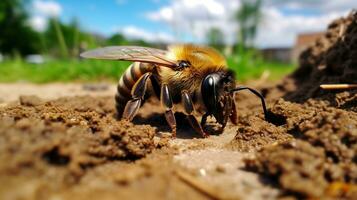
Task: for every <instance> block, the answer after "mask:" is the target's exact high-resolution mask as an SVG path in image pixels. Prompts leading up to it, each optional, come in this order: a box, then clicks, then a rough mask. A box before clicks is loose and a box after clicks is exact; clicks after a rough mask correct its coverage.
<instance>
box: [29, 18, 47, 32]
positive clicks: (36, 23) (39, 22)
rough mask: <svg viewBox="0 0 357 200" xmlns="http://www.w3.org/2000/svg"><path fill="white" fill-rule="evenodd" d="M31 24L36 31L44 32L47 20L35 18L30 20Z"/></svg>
mask: <svg viewBox="0 0 357 200" xmlns="http://www.w3.org/2000/svg"><path fill="white" fill-rule="evenodd" d="M29 24H30V26H31V27H32V28H34V29H35V30H36V31H40V32H42V31H44V30H45V29H46V26H47V19H46V18H44V17H41V16H33V17H31V18H30V21H29Z"/></svg>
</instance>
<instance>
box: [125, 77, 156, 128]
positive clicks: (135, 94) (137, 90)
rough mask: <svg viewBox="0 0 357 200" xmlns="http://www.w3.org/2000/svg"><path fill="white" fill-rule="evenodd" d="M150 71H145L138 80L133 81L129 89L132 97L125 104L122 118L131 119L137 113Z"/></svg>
mask: <svg viewBox="0 0 357 200" xmlns="http://www.w3.org/2000/svg"><path fill="white" fill-rule="evenodd" d="M150 76H151V73H150V72H147V73H145V74H144V75H142V76H141V77H140V78H139V80H138V81H137V82H136V83H135V85H134V87H133V89H132V90H131V95H132V99H131V100H130V101H128V103H126V105H125V109H124V112H123V118H124V119H127V120H129V121H131V120H133V118H134V117H135V115H136V114H137V113H138V111H139V108H140V105H141V102H142V100H143V99H144V95H145V92H146V88H147V82H148V81H149V80H150V79H149V78H150Z"/></svg>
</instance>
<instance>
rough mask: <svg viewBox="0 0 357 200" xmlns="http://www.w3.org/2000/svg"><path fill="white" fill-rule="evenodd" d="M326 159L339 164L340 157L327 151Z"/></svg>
mask: <svg viewBox="0 0 357 200" xmlns="http://www.w3.org/2000/svg"><path fill="white" fill-rule="evenodd" d="M326 157H328V158H331V159H332V161H333V162H334V163H338V162H339V160H340V159H339V158H338V156H337V155H336V154H335V153H333V152H332V151H327V152H326Z"/></svg>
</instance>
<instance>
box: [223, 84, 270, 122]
mask: <svg viewBox="0 0 357 200" xmlns="http://www.w3.org/2000/svg"><path fill="white" fill-rule="evenodd" d="M241 90H249V91H250V92H252V93H253V94H255V95H256V96H257V97H259V98H260V100H261V101H262V107H263V111H264V118H265V120H267V119H268V111H267V108H266V105H265V100H264V97H263V95H262V94H260V93H259V92H258V91H256V90H254V89H252V88H249V87H245V86H240V87H237V88H234V89H232V90H231V91H229V92H230V93H234V92H238V91H241Z"/></svg>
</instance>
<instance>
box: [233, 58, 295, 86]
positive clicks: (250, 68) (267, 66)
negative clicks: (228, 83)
mask: <svg viewBox="0 0 357 200" xmlns="http://www.w3.org/2000/svg"><path fill="white" fill-rule="evenodd" d="M227 62H228V66H229V67H230V68H231V69H233V70H234V71H235V73H236V78H237V79H238V80H239V81H241V82H246V81H248V80H255V79H259V78H260V77H261V76H262V74H263V73H264V72H266V73H269V77H268V80H272V81H274V80H279V79H281V78H283V77H284V76H286V75H288V74H290V73H292V72H293V71H294V70H295V67H294V65H293V64H287V63H279V62H267V61H262V60H255V61H254V60H250V61H241V60H239V58H233V57H232V58H228V59H227Z"/></svg>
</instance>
